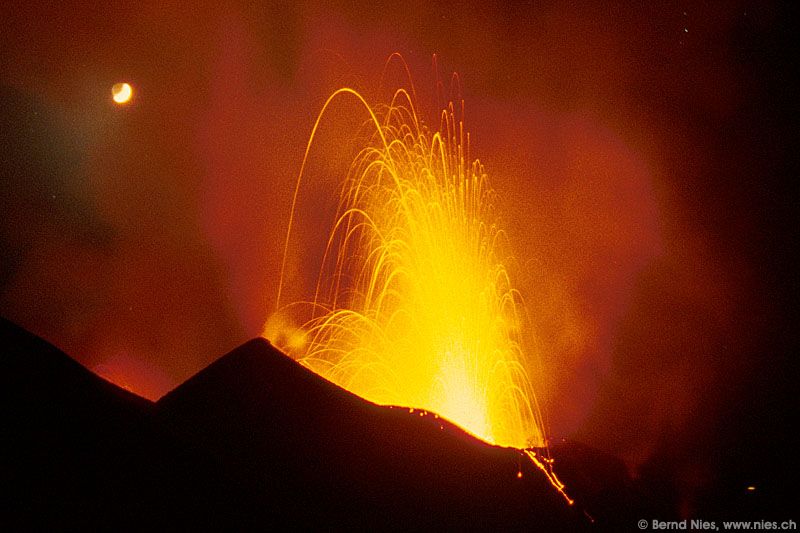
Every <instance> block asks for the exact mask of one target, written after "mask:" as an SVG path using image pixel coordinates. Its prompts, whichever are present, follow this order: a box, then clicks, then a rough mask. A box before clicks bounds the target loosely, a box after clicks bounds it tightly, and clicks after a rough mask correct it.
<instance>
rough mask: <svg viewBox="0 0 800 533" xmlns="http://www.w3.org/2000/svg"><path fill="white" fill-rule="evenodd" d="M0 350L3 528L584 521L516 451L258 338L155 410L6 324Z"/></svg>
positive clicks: (551, 526) (553, 524) (542, 525)
mask: <svg viewBox="0 0 800 533" xmlns="http://www.w3.org/2000/svg"><path fill="white" fill-rule="evenodd" d="M0 353H1V354H2V355H1V357H2V358H1V359H0V365H1V369H2V372H0V376H2V380H3V382H2V384H1V385H2V391H3V395H4V396H5V401H4V402H3V405H4V409H3V414H2V416H3V426H4V431H3V437H2V438H3V441H4V442H3V444H4V448H5V449H6V450H11V452H10V453H8V452H7V453H5V454H4V456H3V462H4V463H5V464H3V465H2V468H3V469H4V472H8V475H9V477H8V478H7V479H8V480H9V483H8V486H9V487H11V489H12V492H13V498H12V500H11V501H10V502H7V505H6V506H5V507H6V510H4V511H3V516H2V518H1V519H0V523H5V524H8V525H10V526H15V525H16V526H22V527H24V528H26V529H27V528H28V527H31V526H33V527H36V526H48V525H53V524H57V525H58V529H64V528H66V529H94V528H97V527H103V526H105V527H108V526H109V524H114V525H115V526H114V527H115V529H119V528H120V527H122V528H130V529H143V528H148V529H153V528H155V529H164V528H177V529H183V528H186V527H197V526H202V527H209V526H212V527H214V526H216V527H215V528H224V527H236V528H242V527H257V526H264V525H268V524H287V523H288V524H294V525H295V526H297V527H302V526H318V527H319V526H325V527H331V526H333V527H336V526H339V527H359V526H361V527H367V526H377V527H382V528H385V527H388V528H420V527H429V526H433V527H439V526H449V527H468V528H471V529H473V528H487V529H488V528H492V529H494V528H498V527H503V528H526V529H530V528H534V529H540V530H544V531H550V530H559V531H562V530H569V529H581V528H582V527H583V526H584V525H585V519H584V517H583V515H582V514H581V513H580V512H579V511H578V510H577V509H576V506H572V507H570V506H568V505H567V504H566V502H565V501H564V499H563V498H562V496H561V495H560V494H558V493H557V492H556V491H555V490H554V489H553V487H552V486H550V484H549V482H548V481H547V479H546V478H545V476H544V475H543V474H542V473H541V472H539V471H538V470H537V469H536V468H535V467H534V465H533V464H532V463H531V462H529V461H527V460H526V459H525V458H523V457H522V456H521V455H520V453H519V452H518V451H516V450H511V449H506V448H500V447H494V446H489V445H487V444H485V443H483V442H481V441H478V440H477V439H474V438H472V437H470V436H469V435H467V434H465V433H464V432H462V431H461V430H459V429H458V428H456V427H455V426H453V425H451V424H449V423H447V422H445V421H444V420H442V419H439V418H438V417H435V416H434V415H432V414H425V413H422V416H420V412H419V411H415V412H414V413H411V412H409V409H404V408H387V407H379V406H376V405H374V404H371V403H369V402H366V401H364V400H362V399H360V398H358V397H357V396H354V395H352V394H350V393H349V392H347V391H345V390H343V389H341V388H339V387H337V386H335V385H333V384H331V383H330V382H328V381H326V380H324V379H323V378H321V377H319V376H317V375H315V374H313V373H312V372H310V371H308V370H307V369H305V368H304V367H302V366H301V365H299V364H298V363H296V362H294V361H292V360H291V359H289V358H288V357H286V356H285V355H284V354H282V353H281V352H279V351H278V350H276V349H275V348H273V347H272V346H271V345H270V344H269V343H268V342H266V341H264V340H262V339H256V340H253V341H250V342H248V343H246V344H244V345H243V346H241V347H239V348H237V349H236V350H234V351H233V352H231V353H229V354H228V355H226V356H224V357H222V358H220V359H219V360H218V361H216V362H215V363H213V364H212V365H210V366H209V367H208V368H206V369H204V370H203V371H201V372H200V373H199V374H197V375H196V376H194V377H193V378H191V379H189V380H188V381H187V382H185V383H184V384H183V385H181V386H179V387H178V388H176V389H175V390H173V391H172V392H170V393H169V394H167V395H166V396H165V397H163V398H162V399H161V400H159V401H158V402H156V403H155V404H153V403H151V402H148V401H147V400H144V399H142V398H139V397H137V396H135V395H133V394H130V393H128V392H127V391H124V390H122V389H120V388H119V387H116V386H114V385H112V384H110V383H108V382H106V381H104V380H103V379H101V378H99V377H96V376H95V375H94V374H92V373H91V372H89V371H88V370H86V369H85V368H83V367H82V366H81V365H79V364H78V363H76V362H75V361H73V360H72V359H70V358H69V357H68V356H67V355H65V354H64V353H62V352H60V351H59V350H58V349H56V348H54V347H53V346H52V345H50V344H48V343H46V342H45V341H43V340H42V339H40V338H38V337H35V336H33V335H31V334H29V333H27V332H25V331H24V330H22V329H20V328H18V327H17V326H14V325H13V324H11V323H9V322H7V321H2V322H0ZM518 471H521V472H522V474H523V475H522V478H517V472H518Z"/></svg>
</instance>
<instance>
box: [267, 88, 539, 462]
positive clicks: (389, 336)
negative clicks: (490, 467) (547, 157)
mask: <svg viewBox="0 0 800 533" xmlns="http://www.w3.org/2000/svg"><path fill="white" fill-rule="evenodd" d="M413 95H414V90H413V85H412V88H411V89H410V90H406V89H402V88H401V89H398V90H397V91H396V92H395V93H394V96H393V98H392V99H391V101H390V102H389V104H388V105H385V106H379V107H372V106H370V105H369V104H368V103H367V102H366V100H365V98H364V97H363V96H362V95H361V94H360V93H359V92H357V91H355V90H353V89H351V88H342V89H339V90H338V91H336V92H334V93H333V94H332V95H331V96H330V97H329V98H328V99H327V101H326V102H325V104H324V106H323V107H322V110H321V112H320V114H319V115H318V117H317V120H316V123H315V125H314V128H313V130H312V133H311V135H310V138H309V141H308V145H307V148H306V153H305V157H304V160H303V164H302V167H301V171H300V175H299V177H298V179H297V184H296V188H295V193H294V200H293V205H292V211H291V215H290V220H289V226H288V229H287V233H286V242H285V250H284V258H283V265H284V270H285V265H286V255H287V254H289V253H291V252H292V250H294V248H295V247H296V246H297V243H296V242H294V241H293V240H292V237H293V235H292V229H293V228H292V226H293V223H294V222H295V218H296V217H297V216H298V213H297V201H298V195H299V193H300V189H301V187H303V186H304V185H305V186H308V185H307V184H305V183H304V178H305V176H304V170H305V167H306V163H307V161H308V157H309V151H310V148H311V146H312V144H313V143H314V140H315V136H316V134H317V131H318V128H319V126H320V123H321V121H323V120H324V119H325V116H326V114H327V113H330V112H332V110H335V109H336V103H337V101H338V100H339V99H343V98H354V99H356V100H357V101H358V102H359V103H360V105H361V106H362V108H363V111H364V114H365V116H366V117H367V118H368V122H367V124H366V128H368V129H369V130H371V131H372V134H371V135H369V136H368V137H367V138H366V139H365V145H364V148H363V149H362V150H361V151H360V152H359V153H358V154H357V156H356V157H355V160H354V161H353V162H352V164H351V166H350V168H349V170H348V172H347V175H346V176H344V179H343V180H341V192H340V194H339V202H338V210H337V213H336V218H335V220H334V221H333V224H332V229H331V230H330V235H329V237H328V239H327V246H326V249H325V253H324V255H323V259H322V264H321V266H320V269H319V275H318V278H317V284H316V290H315V293H314V294H313V295H312V296H311V297H310V298H309V299H308V300H307V301H303V302H296V303H292V304H289V305H286V306H285V307H282V308H281V307H280V306H281V289H282V286H283V283H284V274H283V272H282V274H281V282H280V285H279V289H278V298H277V300H278V307H279V309H278V312H277V313H276V315H273V317H272V319H271V320H270V321H268V322H267V324H266V326H265V332H264V334H265V336H266V337H268V338H272V339H274V340H275V341H276V342H277V343H278V344H279V345H280V347H281V348H283V349H284V350H285V351H287V352H288V353H290V354H291V355H292V356H293V357H295V358H296V359H297V360H299V361H300V362H302V363H303V364H304V365H305V366H307V367H308V368H310V369H312V370H313V371H314V372H316V373H318V374H320V375H322V376H324V377H325V378H327V379H329V380H330V381H333V382H334V383H336V384H338V385H340V386H342V387H344V388H346V389H348V390H350V391H352V392H354V393H356V394H358V395H360V396H362V397H363V398H366V399H368V400H370V401H373V402H375V403H378V404H382V405H403V406H409V407H413V408H421V409H426V410H430V411H433V412H436V413H438V414H440V415H442V416H443V417H445V418H447V419H449V420H451V421H453V422H455V423H457V424H459V425H460V426H462V427H463V428H465V429H466V430H468V431H469V432H471V433H472V434H474V435H476V436H478V437H480V438H482V439H484V440H486V441H487V442H490V443H495V444H498V445H504V446H513V447H517V448H527V447H532V446H543V445H544V444H545V432H544V429H543V425H542V417H541V415H540V413H539V409H538V406H537V403H536V397H535V395H534V392H533V389H532V386H531V382H530V380H529V378H528V375H527V373H526V369H525V362H526V361H530V360H531V359H532V358H531V354H530V353H529V351H530V347H528V346H524V344H525V343H524V340H523V335H522V330H523V325H524V318H525V313H524V309H523V301H522V297H521V295H520V293H519V292H518V291H517V290H516V289H515V287H514V284H513V280H512V276H511V275H510V274H509V267H508V265H510V264H512V263H513V259H512V256H511V253H510V250H509V246H508V242H507V238H506V234H505V232H504V229H503V228H502V227H501V224H500V221H499V217H498V214H497V212H496V211H497V207H496V196H497V194H496V192H495V191H494V190H493V189H492V187H491V186H490V184H489V180H488V176H487V173H486V171H485V170H484V167H483V165H482V164H481V162H480V161H479V160H477V159H475V160H473V159H472V156H471V154H470V138H469V133H467V131H466V129H465V124H464V120H463V115H464V104H463V101H461V103H460V105H459V104H454V103H453V102H451V103H450V104H449V105H448V106H447V107H446V108H445V109H444V110H442V111H441V115H440V120H439V125H438V129H431V128H430V127H428V126H427V125H426V124H425V123H424V122H423V120H422V119H421V118H420V116H419V113H418V107H417V106H416V105H415V99H414V96H413ZM284 314H290V315H292V316H298V315H300V316H301V317H302V320H303V321H304V324H303V325H302V326H301V327H300V328H299V329H297V330H294V331H288V330H287V329H286V328H285V326H283V324H285V323H286V321H285V320H281V319H280V318H279V317H280V316H282V315H284Z"/></svg>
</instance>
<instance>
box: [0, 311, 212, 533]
mask: <svg viewBox="0 0 800 533" xmlns="http://www.w3.org/2000/svg"><path fill="white" fill-rule="evenodd" d="M0 395H1V397H2V404H1V405H2V411H1V413H2V414H0V424H2V433H0V435H1V436H0V439H2V442H1V443H0V446H1V447H2V449H3V453H2V460H1V461H2V463H0V471H1V472H2V476H3V486H4V489H5V492H6V494H7V495H8V496H7V498H8V499H6V501H4V502H3V505H2V506H0V508H2V512H1V513H0V529H3V530H8V531H16V530H31V529H36V530H53V529H56V530H98V529H109V528H110V527H113V528H114V529H129V530H142V529H165V528H167V529H169V528H174V527H177V526H178V525H181V524H182V525H192V524H193V523H199V522H195V521H193V519H192V517H193V516H197V514H196V511H197V510H198V509H203V508H204V507H205V506H207V505H209V504H210V503H211V502H212V500H213V499H214V498H212V496H211V490H209V489H207V488H205V487H214V486H216V483H211V484H209V481H215V476H214V474H213V472H211V471H210V469H209V468H208V466H207V464H209V463H208V461H206V460H205V459H201V458H200V457H199V456H198V455H197V454H196V453H194V452H192V451H191V450H185V449H183V448H182V447H179V446H178V445H177V442H176V441H174V439H172V438H171V437H169V436H168V435H167V433H165V432H164V431H162V429H161V428H159V427H157V425H156V424H155V423H154V418H153V411H154V405H153V404H152V403H151V402H149V401H148V400H145V399H143V398H140V397H138V396H136V395H134V394H132V393H130V392H128V391H126V390H124V389H121V388H119V387H117V386H116V385H113V384H111V383H109V382H107V381H105V380H103V379H101V378H99V377H97V376H95V375H94V374H93V373H91V372H90V371H89V370H87V369H86V368H84V367H83V366H81V365H80V364H78V363H77V362H75V361H73V360H72V359H70V358H69V356H67V355H66V354H64V353H63V352H61V351H59V350H58V349H57V348H55V347H53V346H52V345H50V344H48V343H47V342H45V341H43V340H42V339H40V338H38V337H36V336H34V335H32V334H30V333H28V332H26V331H24V330H23V329H21V328H19V327H17V326H15V325H14V324H11V323H10V322H8V321H6V320H4V319H2V318H0ZM9 496H10V498H9Z"/></svg>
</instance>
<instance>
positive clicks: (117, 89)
mask: <svg viewBox="0 0 800 533" xmlns="http://www.w3.org/2000/svg"><path fill="white" fill-rule="evenodd" d="M111 97H112V98H113V99H114V102H116V103H117V104H127V103H128V102H130V101H131V98H132V97H133V87H131V86H130V84H128V83H115V84H114V85H112V86H111Z"/></svg>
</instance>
